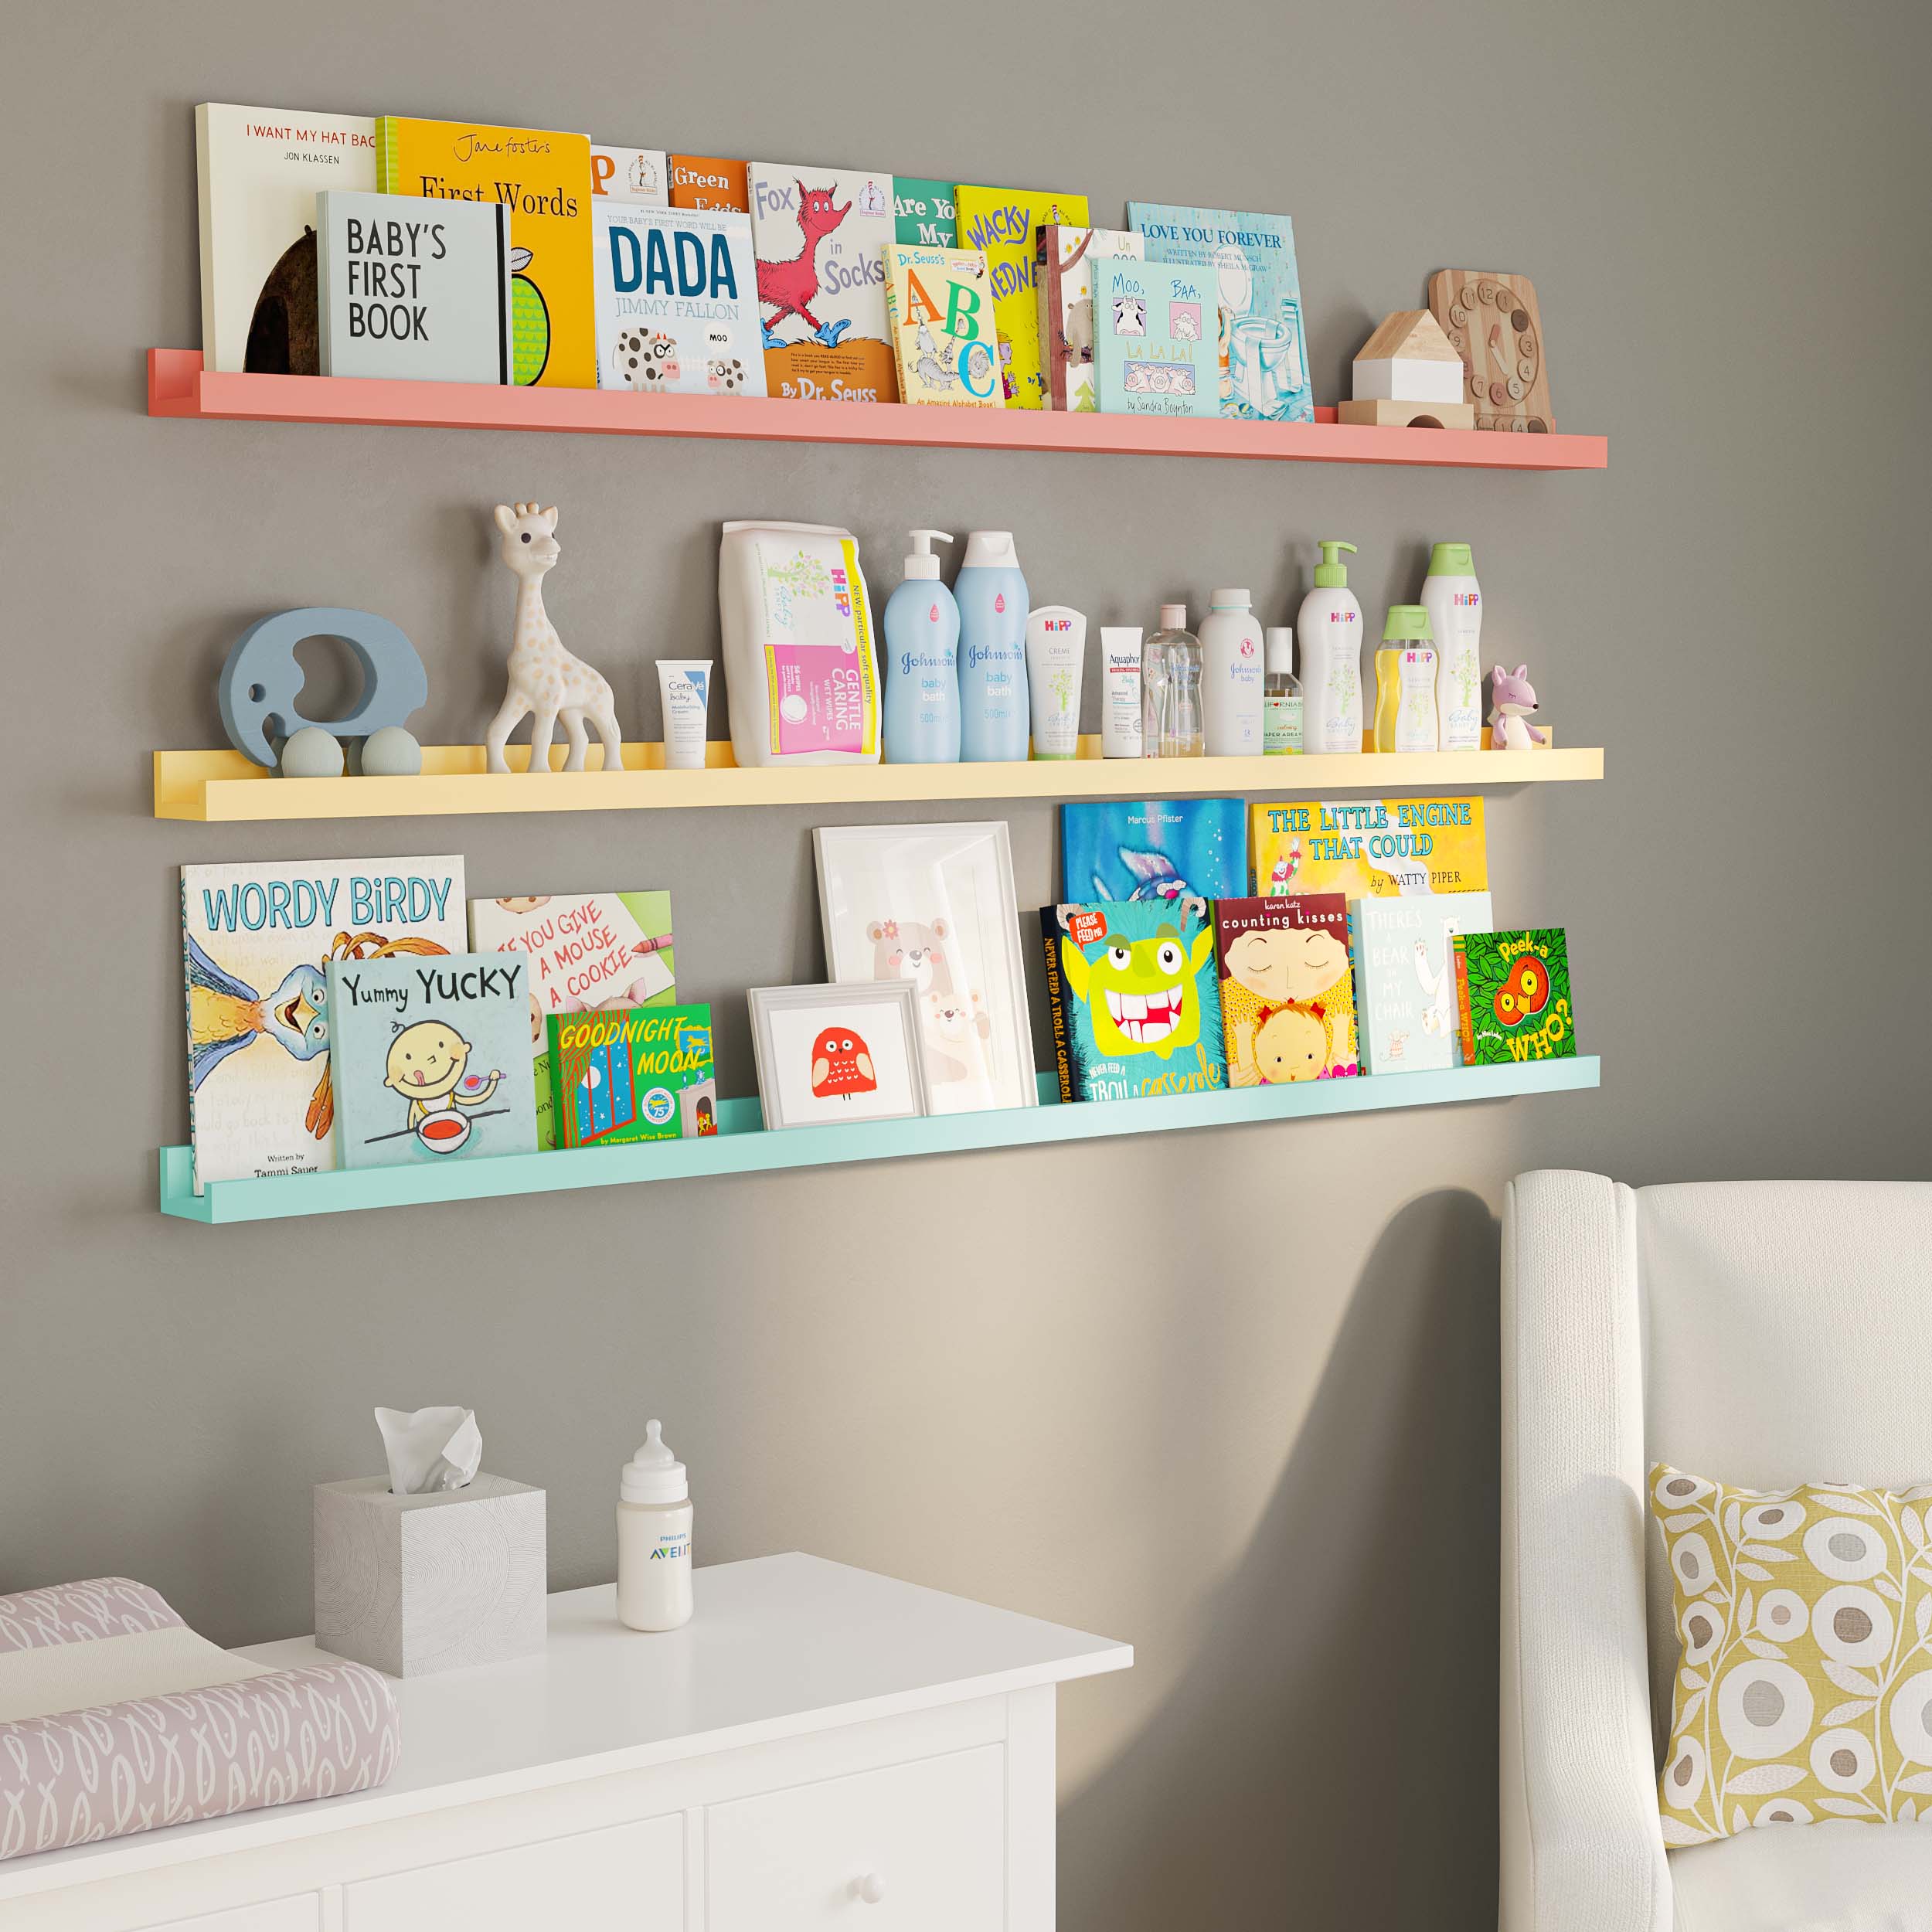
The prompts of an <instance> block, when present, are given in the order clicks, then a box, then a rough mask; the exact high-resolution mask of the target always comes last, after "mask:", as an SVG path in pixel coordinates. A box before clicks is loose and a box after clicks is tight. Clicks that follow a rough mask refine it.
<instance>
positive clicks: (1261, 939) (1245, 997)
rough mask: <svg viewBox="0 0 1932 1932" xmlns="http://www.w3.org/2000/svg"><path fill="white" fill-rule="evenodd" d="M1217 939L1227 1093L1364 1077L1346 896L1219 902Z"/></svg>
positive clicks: (1307, 896) (1216, 926) (1216, 910)
mask: <svg viewBox="0 0 1932 1932" xmlns="http://www.w3.org/2000/svg"><path fill="white" fill-rule="evenodd" d="M1214 941H1215V948H1216V956H1217V958H1218V961H1219V971H1220V992H1221V1031H1222V1034H1223V1037H1224V1038H1225V1039H1226V1043H1227V1052H1228V1084H1229V1085H1230V1087H1278V1086H1283V1085H1286V1084H1287V1083H1289V1082H1291V1081H1294V1080H1345V1079H1349V1078H1351V1077H1353V1076H1354V1075H1355V1074H1356V1073H1359V1072H1360V1070H1361V1068H1360V1066H1359V1062H1358V1060H1357V1056H1356V1050H1355V984H1354V981H1355V975H1354V973H1353V971H1352V969H1351V967H1350V964H1349V908H1348V904H1347V902H1346V901H1345V900H1343V898H1342V896H1341V894H1340V893H1301V894H1299V895H1298V896H1295V897H1293V898H1289V899H1217V900H1216V901H1215V902H1214Z"/></svg>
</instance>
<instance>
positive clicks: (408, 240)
mask: <svg viewBox="0 0 1932 1932" xmlns="http://www.w3.org/2000/svg"><path fill="white" fill-rule="evenodd" d="M315 248H316V301H317V311H318V315H320V317H321V371H322V373H323V374H324V375H325V376H382V377H388V378H392V379H393V378H397V377H413V379H416V380H417V381H418V382H428V383H508V382H509V381H510V380H511V379H512V374H513V369H512V353H511V316H510V211H509V209H507V208H505V207H504V206H502V203H501V202H474V201H451V202H433V203H430V204H429V205H427V206H421V207H416V206H410V205H409V204H407V203H406V202H404V201H403V199H402V198H401V197H400V196H395V195H352V194H346V193H338V192H337V191H336V190H335V189H325V191H324V192H322V193H321V194H320V195H318V196H316V198H315Z"/></svg>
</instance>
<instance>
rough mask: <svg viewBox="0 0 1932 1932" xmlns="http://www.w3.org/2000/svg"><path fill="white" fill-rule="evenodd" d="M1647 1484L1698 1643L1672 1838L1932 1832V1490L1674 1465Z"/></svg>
mask: <svg viewBox="0 0 1932 1932" xmlns="http://www.w3.org/2000/svg"><path fill="white" fill-rule="evenodd" d="M1650 1481H1651V1492H1650V1493H1651V1511H1652V1512H1653V1513H1654V1514H1655V1516H1656V1518H1657V1519H1658V1522H1659V1523H1660V1524H1662V1526H1663V1532H1664V1543H1665V1548H1666V1549H1668V1552H1669V1554H1670V1566H1671V1570H1672V1575H1673V1577H1674V1578H1675V1600H1676V1610H1677V1632H1678V1635H1679V1638H1680V1639H1681V1640H1682V1645H1683V1655H1682V1658H1681V1659H1680V1660H1679V1665H1678V1669H1677V1679H1676V1689H1675V1694H1674V1696H1673V1697H1672V1715H1671V1725H1670V1749H1669V1752H1668V1755H1667V1756H1666V1757H1665V1760H1664V1769H1663V1772H1662V1776H1661V1777H1660V1778H1659V1779H1658V1798H1659V1801H1660V1803H1661V1805H1662V1811H1663V1824H1664V1842H1665V1844H1666V1845H1701V1844H1702V1843H1703V1842H1704V1841H1705V1840H1706V1839H1707V1838H1727V1837H1729V1836H1730V1835H1731V1834H1732V1833H1733V1832H1742V1831H1745V1830H1747V1829H1748V1828H1750V1827H1751V1826H1752V1825H1808V1824H1810V1823H1811V1822H1812V1821H1814V1820H1815V1819H1824V1818H1869V1819H1873V1820H1885V1819H1890V1820H1893V1821H1896V1822H1900V1823H1909V1822H1910V1821H1912V1820H1913V1819H1915V1818H1921V1817H1922V1818H1923V1819H1924V1820H1925V1821H1927V1822H1932V1635H1929V1634H1928V1633H1932V1548H1928V1546H1927V1536H1928V1527H1929V1526H1928V1522H1927V1514H1928V1512H1927V1502H1926V1499H1927V1498H1932V1483H1921V1484H1920V1485H1918V1487H1917V1488H1913V1489H1908V1490H1906V1491H1905V1492H1903V1495H1893V1494H1891V1493H1890V1492H1888V1491H1886V1490H1882V1489H1861V1488H1858V1487H1857V1486H1856V1485H1855V1484H1852V1483H1842V1482H1808V1483H1801V1484H1800V1485H1798V1488H1795V1489H1780V1490H1774V1491H1773V1490H1761V1489H1732V1488H1726V1486H1725V1485H1723V1484H1721V1483H1715V1482H1708V1481H1706V1480H1705V1479H1704V1478H1702V1477H1701V1476H1690V1475H1685V1474H1684V1472H1683V1471H1682V1470H1679V1469H1673V1468H1670V1467H1669V1465H1668V1464H1665V1463H1659V1464H1657V1465H1656V1467H1655V1468H1653V1469H1652V1470H1651V1472H1650Z"/></svg>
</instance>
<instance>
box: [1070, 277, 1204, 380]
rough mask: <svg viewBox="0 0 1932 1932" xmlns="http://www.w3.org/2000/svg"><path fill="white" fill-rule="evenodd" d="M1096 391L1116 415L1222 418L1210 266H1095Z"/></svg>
mask: <svg viewBox="0 0 1932 1932" xmlns="http://www.w3.org/2000/svg"><path fill="white" fill-rule="evenodd" d="M1093 276H1094V399H1095V404H1096V406H1097V407H1098V408H1099V409H1100V410H1103V411H1104V412H1107V413H1111V414H1114V415H1116V416H1218V415H1219V413H1220V408H1219V404H1218V403H1217V402H1216V400H1215V384H1216V372H1215V361H1214V284H1213V277H1211V276H1210V275H1209V274H1208V272H1207V270H1206V269H1201V268H1173V267H1166V266H1164V265H1163V264H1161V263H1158V262H1137V261H1134V260H1121V259H1118V258H1117V259H1115V260H1107V261H1097V262H1096V263H1094V269H1093Z"/></svg>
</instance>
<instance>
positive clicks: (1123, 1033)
mask: <svg viewBox="0 0 1932 1932" xmlns="http://www.w3.org/2000/svg"><path fill="white" fill-rule="evenodd" d="M1040 927H1041V933H1042V936H1043V938H1044V940H1045V941H1046V994H1047V998H1048V1001H1049V1004H1050V1006H1051V1009H1052V1013H1053V1051H1054V1056H1055V1058H1056V1060H1057V1061H1058V1063H1059V1068H1060V1098H1061V1099H1062V1100H1139V1099H1141V1098H1142V1097H1145V1096H1146V1095H1148V1094H1198V1093H1209V1092H1213V1091H1218V1090H1219V1089H1220V1088H1222V1087H1225V1086H1226V1084H1227V1051H1226V1046H1224V1044H1223V1041H1222V1037H1221V1007H1220V999H1219V994H1218V992H1217V989H1216V978H1215V966H1214V926H1213V919H1212V917H1210V909H1209V905H1208V902H1207V901H1206V900H1205V899H1176V900H1117V899H1116V900H1107V903H1105V904H1104V905H1085V906H1049V907H1048V908H1047V909H1046V911H1044V912H1043V913H1042V914H1041V915H1040Z"/></svg>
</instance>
